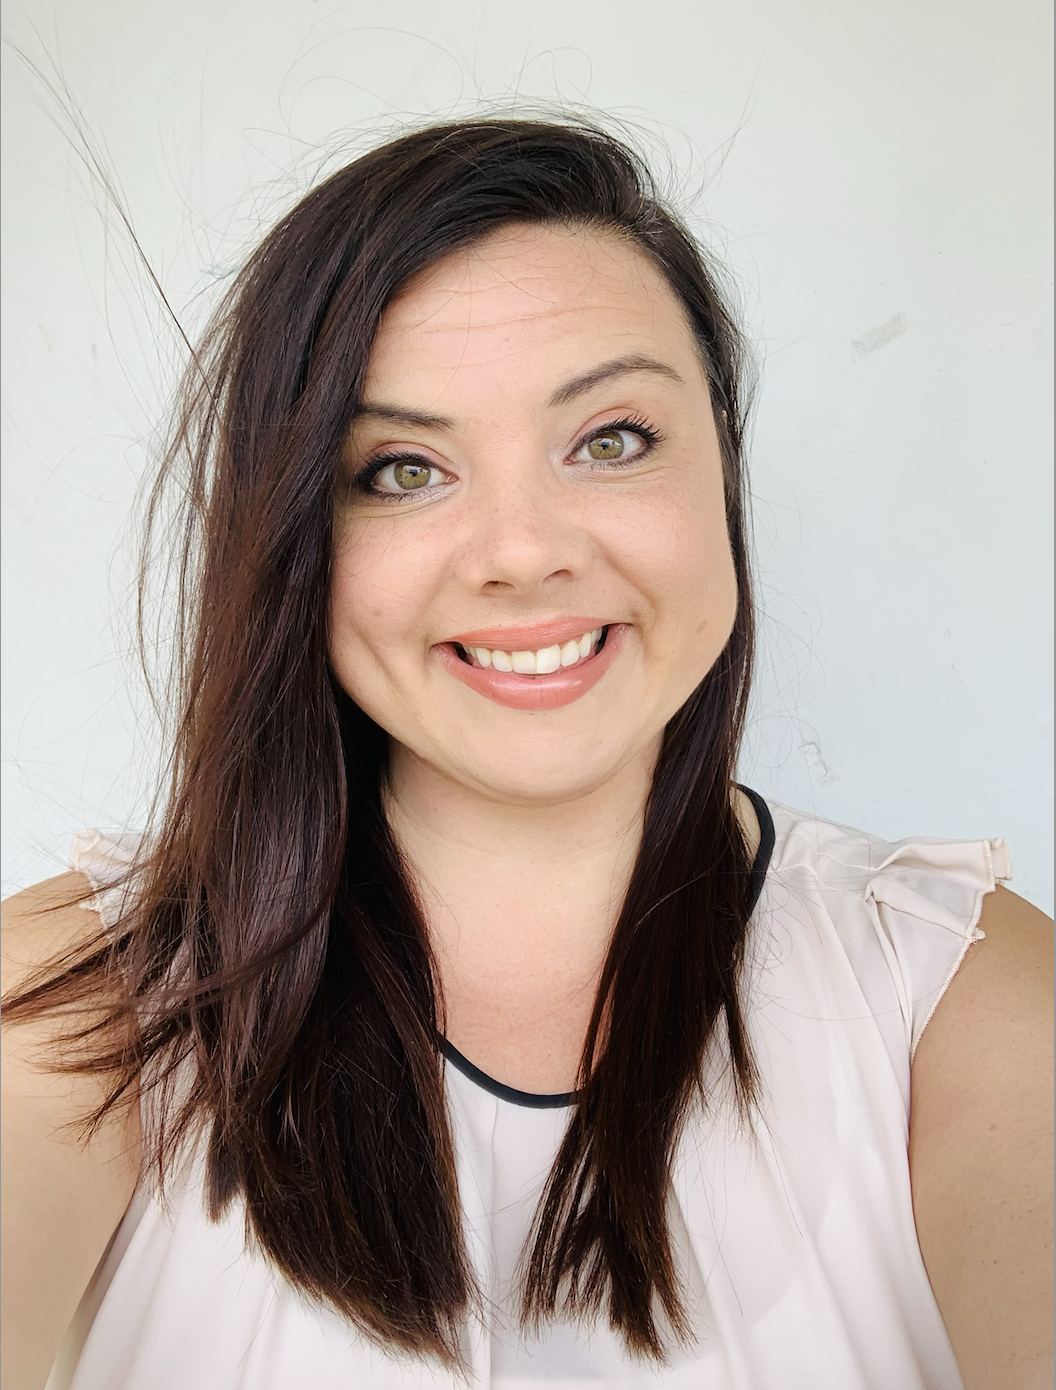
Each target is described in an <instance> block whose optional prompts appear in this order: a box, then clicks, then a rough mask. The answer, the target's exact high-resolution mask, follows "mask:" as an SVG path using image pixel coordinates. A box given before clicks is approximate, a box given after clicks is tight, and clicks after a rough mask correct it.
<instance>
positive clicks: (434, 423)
mask: <svg viewBox="0 0 1056 1390" xmlns="http://www.w3.org/2000/svg"><path fill="white" fill-rule="evenodd" d="M363 416H366V417H367V418H368V419H370V420H384V421H385V422H386V424H389V425H411V426H415V427H417V428H418V429H422V430H450V429H454V425H455V422H454V420H450V419H448V417H447V416H446V415H431V414H430V413H429V412H428V411H427V410H411V409H410V407H409V406H404V405H389V404H387V403H386V402H385V401H373V402H371V401H366V402H364V403H363V405H361V406H359V408H358V409H357V410H356V414H355V418H356V419H357V420H359V419H361V418H362V417H363Z"/></svg>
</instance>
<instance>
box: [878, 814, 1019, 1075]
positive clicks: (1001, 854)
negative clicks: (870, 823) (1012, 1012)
mask: <svg viewBox="0 0 1056 1390" xmlns="http://www.w3.org/2000/svg"><path fill="white" fill-rule="evenodd" d="M890 849H891V852H890V853H889V854H888V855H887V856H886V857H885V858H884V860H883V861H882V862H881V863H880V864H879V865H878V867H877V869H876V872H875V874H874V875H873V877H872V878H871V879H870V880H869V883H868V885H867V888H866V899H867V901H871V902H873V903H874V904H875V905H876V909H877V916H878V924H879V927H880V929H881V930H882V931H883V933H884V935H885V936H886V939H887V943H888V944H889V947H890V951H891V955H892V957H893V963H894V965H895V967H896V969H897V977H898V979H899V980H900V981H901V984H902V987H903V994H904V1000H905V1014H906V1018H907V1021H908V1023H909V1032H910V1057H912V1055H913V1053H914V1052H915V1051H916V1049H917V1044H918V1043H919V1042H920V1038H921V1035H922V1034H923V1032H924V1029H925V1028H926V1027H927V1025H928V1023H929V1021H930V1020H931V1017H932V1015H933V1014H934V1012H935V1010H936V1008H937V1007H938V1004H939V1001H940V1000H941V999H942V996H943V995H944V994H945V993H946V990H947V988H948V986H949V984H950V981H951V980H952V979H953V977H954V975H955V974H956V973H957V970H958V968H959V966H960V964H961V962H962V961H963V959H964V956H965V952H966V951H967V950H968V947H969V946H971V945H972V943H973V942H975V941H979V940H981V939H982V938H983V936H984V933H983V932H982V931H980V929H979V926H978V922H979V917H980V914H981V913H982V910H983V899H984V898H985V897H986V895H987V894H988V893H992V892H993V891H994V889H995V887H996V886H997V884H998V883H1003V882H1006V881H1007V880H1009V879H1010V878H1011V877H1012V866H1011V863H1010V861H1009V857H1008V850H1007V848H1006V846H1005V842H1004V840H1001V839H996V840H927V839H917V840H901V841H898V842H897V843H895V844H894V845H892V846H891V847H890Z"/></svg>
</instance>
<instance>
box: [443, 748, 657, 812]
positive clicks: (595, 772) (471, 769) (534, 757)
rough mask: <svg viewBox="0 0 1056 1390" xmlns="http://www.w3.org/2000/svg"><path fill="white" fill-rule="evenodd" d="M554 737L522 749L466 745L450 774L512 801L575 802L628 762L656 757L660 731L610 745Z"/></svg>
mask: <svg viewBox="0 0 1056 1390" xmlns="http://www.w3.org/2000/svg"><path fill="white" fill-rule="evenodd" d="M578 745H579V741H578V740H573V739H568V740H556V739H555V740H554V741H553V742H550V743H548V744H547V745H546V746H545V747H543V748H539V747H535V748H532V749H530V750H526V749H521V750H519V751H518V750H517V749H516V747H510V746H507V747H505V748H503V749H501V750H500V749H468V748H467V749H466V750H465V752H464V753H463V756H462V757H461V758H459V759H458V760H457V765H455V766H452V767H450V768H449V769H448V775H449V776H451V777H452V778H453V779H454V780H455V781H458V782H460V783H462V785H464V786H467V787H476V788H477V789H479V791H480V792H482V793H483V794H484V795H486V796H488V797H489V798H491V799H494V800H496V801H502V802H505V803H507V804H521V805H526V806H527V805H538V806H547V805H555V804H558V803H561V802H568V801H576V800H578V799H579V798H581V797H584V796H589V795H590V794H591V793H592V792H595V791H597V790H598V789H599V788H600V787H603V786H604V785H605V784H606V783H607V782H609V781H610V780H611V779H612V778H613V777H614V776H616V775H617V774H618V773H619V772H621V771H622V770H623V769H624V768H625V767H627V766H628V765H629V764H631V763H633V762H635V761H637V760H639V759H640V760H643V761H645V760H648V761H650V762H651V761H652V760H653V759H654V758H655V756H656V749H657V748H658V747H659V736H657V737H656V738H653V739H647V740H646V741H645V743H644V745H638V744H635V745H634V746H627V745H626V744H622V745H621V746H620V747H618V748H615V747H607V746H605V744H604V743H602V744H601V745H600V746H599V744H598V742H596V741H593V740H592V741H591V743H590V746H589V747H582V746H578Z"/></svg>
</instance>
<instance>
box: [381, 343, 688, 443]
mask: <svg viewBox="0 0 1056 1390" xmlns="http://www.w3.org/2000/svg"><path fill="white" fill-rule="evenodd" d="M631 372H653V373H654V374H655V375H657V376H664V377H667V379H668V380H669V381H675V382H677V383H678V384H679V385H680V386H682V385H684V384H685V383H684V381H683V379H682V377H680V376H679V374H678V372H676V371H675V369H674V367H672V366H670V365H669V364H668V363H667V362H661V361H660V360H659V358H656V357H646V356H643V355H642V354H641V353H634V354H632V355H631V356H629V357H614V358H613V359H612V360H611V361H609V362H602V363H601V364H600V365H599V366H597V367H591V369H590V371H589V372H582V373H580V375H579V376H574V377H572V378H571V379H570V380H569V381H566V382H564V383H563V384H562V385H561V386H559V387H558V388H557V390H556V391H554V392H553V393H552V395H551V396H550V399H549V401H548V402H547V404H548V405H549V406H550V407H551V409H553V408H554V407H555V406H560V405H568V404H569V402H571V401H574V400H576V399H577V398H578V397H579V396H585V395H586V394H587V392H588V391H592V390H593V389H594V387H595V386H600V385H601V384H602V382H605V381H611V380H612V379H613V378H614V377H618V376H627V375H628V374H629V373H631ZM364 417H365V418H367V419H370V420H384V421H385V423H386V424H389V425H410V426H411V427H412V428H417V429H425V430H450V429H454V427H455V421H454V420H452V419H450V418H449V417H448V416H446V415H433V414H431V413H430V412H429V411H426V410H412V409H411V408H410V407H409V406H403V405H390V404H389V403H388V402H387V401H364V403H363V404H362V405H361V406H360V407H359V409H358V410H357V411H356V415H355V418H356V419H357V420H359V419H363V418H364Z"/></svg>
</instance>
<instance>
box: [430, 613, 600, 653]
mask: <svg viewBox="0 0 1056 1390" xmlns="http://www.w3.org/2000/svg"><path fill="white" fill-rule="evenodd" d="M611 621H612V619H611V618H589V617H588V618H552V619H551V620H550V621H549V622H545V623H532V624H531V625H530V626H525V627H482V628H476V629H475V630H474V631H473V632H460V633H459V634H458V636H457V637H449V638H448V639H447V640H448V641H449V642H457V643H459V645H460V646H463V647H487V648H488V650H489V651H495V650H498V651H503V652H536V651H542V650H543V649H544V648H545V647H552V646H555V645H563V644H564V643H565V642H571V641H572V639H573V638H579V637H582V636H583V634H584V633H585V632H593V631H594V630H595V628H600V627H606V626H607V625H608V624H609V623H611Z"/></svg>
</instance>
